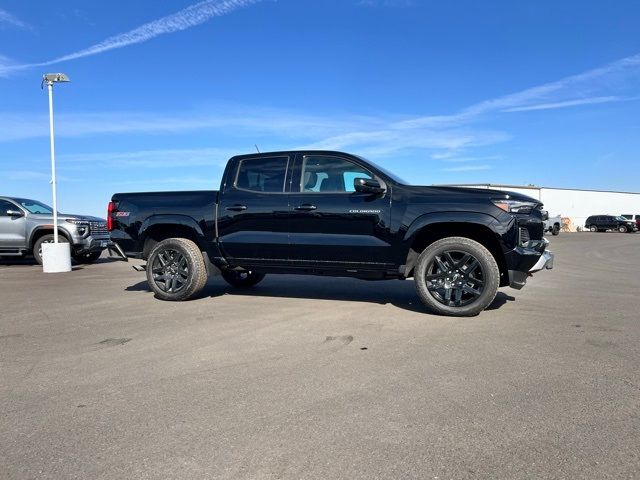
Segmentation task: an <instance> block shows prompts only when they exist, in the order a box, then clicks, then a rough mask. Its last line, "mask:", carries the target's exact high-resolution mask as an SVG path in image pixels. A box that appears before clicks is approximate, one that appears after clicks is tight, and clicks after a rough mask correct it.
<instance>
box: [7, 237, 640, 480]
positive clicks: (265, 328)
mask: <svg viewBox="0 0 640 480" xmlns="http://www.w3.org/2000/svg"><path fill="white" fill-rule="evenodd" d="M550 240H551V242H552V245H551V250H553V251H554V252H555V253H556V254H557V257H556V264H555V269H554V270H552V271H549V272H541V273H539V274H537V275H536V276H535V277H534V278H533V279H531V280H530V282H529V285H528V286H527V287H526V288H525V289H524V290H522V291H515V290H511V289H501V290H500V293H499V294H498V297H497V299H496V301H495V302H494V304H493V305H492V307H490V309H489V310H487V311H485V312H483V313H482V314H481V315H479V316H478V317H474V318H448V317H439V316H433V315H429V314H427V313H425V311H424V309H423V307H422V305H421V303H420V302H419V301H418V298H417V296H416V294H415V290H414V286H413V282H412V281H397V280H395V281H388V282H364V281H358V280H352V279H335V278H315V277H296V276H280V277H279V276H271V277H268V278H267V279H266V280H265V281H264V282H263V283H261V284H260V285H258V286H257V287H254V288H252V289H249V290H246V291H233V290H232V289H231V288H230V287H228V286H227V285H226V284H225V283H224V282H223V281H222V280H221V279H213V280H211V281H210V282H209V284H208V286H207V287H206V290H205V295H204V297H202V298H199V299H197V300H194V301H190V302H186V303H166V302H161V301H158V300H155V299H154V298H153V296H152V294H151V293H149V291H148V290H147V288H146V281H145V277H144V274H142V273H138V272H135V271H133V270H132V269H131V267H130V265H128V264H126V263H124V262H117V261H110V260H108V259H106V258H103V259H101V260H100V261H99V262H98V263H96V264H94V265H89V266H84V267H77V268H76V269H75V270H74V271H73V272H72V273H69V274H57V275H44V274H42V273H41V268H40V267H38V266H36V265H34V264H32V263H31V262H28V261H22V262H13V263H12V262H8V261H3V262H1V263H0V291H1V292H2V295H1V298H2V306H1V310H0V375H1V376H0V438H1V439H2V441H1V442H0V478H3V479H5V478H7V479H26V478H81V479H87V478H92V479H95V478H109V479H113V478H176V477H181V478H230V479H245V478H249V479H280V478H286V479H300V478H318V479H331V478H345V479H373V478H389V479H406V478H416V479H426V478H440V479H445V478H616V479H617V478H633V477H637V476H640V414H639V412H640V321H639V319H640V234H635V235H634V234H627V235H625V234H617V233H601V234H591V233H576V234H561V235H560V236H559V237H550ZM137 263H140V262H137Z"/></svg>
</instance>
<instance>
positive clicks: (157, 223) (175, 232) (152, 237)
mask: <svg viewBox="0 0 640 480" xmlns="http://www.w3.org/2000/svg"><path fill="white" fill-rule="evenodd" d="M138 238H139V239H140V244H141V245H142V257H143V258H147V257H148V256H149V253H150V252H151V250H152V249H153V247H154V246H155V245H156V244H157V243H159V242H161V241H162V240H166V239H167V238H187V239H189V240H192V241H193V242H195V244H196V245H198V248H200V250H201V251H204V250H205V249H204V243H205V236H204V233H203V231H202V228H201V227H200V225H198V223H197V222H196V221H195V220H194V219H193V218H192V217H188V216H186V215H154V216H152V217H149V218H147V219H146V220H145V221H144V222H143V223H142V225H141V226H140V230H139V233H138Z"/></svg>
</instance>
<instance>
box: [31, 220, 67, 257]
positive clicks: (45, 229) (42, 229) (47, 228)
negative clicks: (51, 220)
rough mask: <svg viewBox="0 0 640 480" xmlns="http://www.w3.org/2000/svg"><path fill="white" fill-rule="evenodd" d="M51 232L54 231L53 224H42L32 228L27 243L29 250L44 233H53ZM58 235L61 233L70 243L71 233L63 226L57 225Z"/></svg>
mask: <svg viewBox="0 0 640 480" xmlns="http://www.w3.org/2000/svg"><path fill="white" fill-rule="evenodd" d="M53 232H54V228H53V225H42V226H39V227H36V228H34V229H33V231H32V232H31V236H30V237H29V244H28V246H29V251H33V247H34V246H35V244H36V242H37V241H38V240H39V239H40V238H42V237H44V236H45V235H53ZM58 235H62V236H63V237H64V238H66V239H67V241H68V242H69V244H70V245H72V243H71V235H70V234H69V232H67V231H66V230H65V229H64V228H62V227H58Z"/></svg>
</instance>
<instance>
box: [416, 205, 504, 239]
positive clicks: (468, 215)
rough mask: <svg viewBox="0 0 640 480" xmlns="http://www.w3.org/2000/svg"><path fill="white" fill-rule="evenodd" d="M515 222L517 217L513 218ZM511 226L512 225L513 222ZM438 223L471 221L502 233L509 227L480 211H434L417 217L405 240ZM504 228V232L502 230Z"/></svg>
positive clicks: (498, 233)
mask: <svg viewBox="0 0 640 480" xmlns="http://www.w3.org/2000/svg"><path fill="white" fill-rule="evenodd" d="M512 222H515V219H514V220H512ZM512 222H510V224H509V228H510V227H511V223H512ZM436 223H471V224H476V225H481V226H483V227H487V228H488V229H489V230H491V231H492V232H494V233H496V234H497V235H500V234H502V233H506V231H508V230H509V228H506V229H505V228H504V227H503V226H502V225H501V224H500V222H498V220H497V219H496V218H495V217H492V216H491V215H489V214H486V213H480V212H433V213H425V214H424V215H421V216H419V217H418V218H416V219H415V220H414V221H413V222H412V223H411V225H410V226H409V228H408V229H407V232H406V233H405V235H404V242H407V243H409V244H410V243H411V242H412V241H413V239H414V238H415V236H416V235H417V234H418V232H420V231H421V230H422V229H424V228H425V227H428V226H429V225H434V224H436ZM502 230H504V232H503V231H502Z"/></svg>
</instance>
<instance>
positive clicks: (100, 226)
mask: <svg viewBox="0 0 640 480" xmlns="http://www.w3.org/2000/svg"><path fill="white" fill-rule="evenodd" d="M89 228H90V229H91V230H90V231H91V235H93V236H94V237H96V236H97V237H108V236H109V232H108V230H107V224H106V223H105V222H89Z"/></svg>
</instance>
